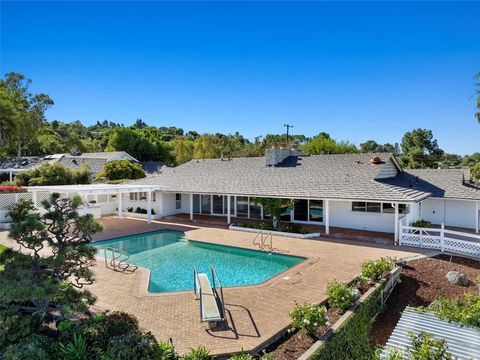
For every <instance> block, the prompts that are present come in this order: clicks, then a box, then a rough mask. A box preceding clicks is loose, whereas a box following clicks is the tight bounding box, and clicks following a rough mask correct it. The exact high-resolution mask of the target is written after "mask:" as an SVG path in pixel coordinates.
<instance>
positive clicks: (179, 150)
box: [173, 139, 193, 165]
mask: <svg viewBox="0 0 480 360" xmlns="http://www.w3.org/2000/svg"><path fill="white" fill-rule="evenodd" d="M173 156H174V157H175V163H176V164H178V165H181V164H184V163H186V162H188V161H190V160H192V159H193V142H192V141H190V140H186V139H177V140H175V141H174V142H173Z"/></svg>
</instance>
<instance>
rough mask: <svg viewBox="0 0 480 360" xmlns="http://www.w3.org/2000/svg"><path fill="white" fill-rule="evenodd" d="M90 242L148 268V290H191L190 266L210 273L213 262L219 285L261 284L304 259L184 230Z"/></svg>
mask: <svg viewBox="0 0 480 360" xmlns="http://www.w3.org/2000/svg"><path fill="white" fill-rule="evenodd" d="M93 246H94V247H95V248H97V249H98V250H97V253H98V255H99V256H104V250H103V249H105V248H107V247H112V248H115V249H117V250H120V251H122V252H123V253H127V254H129V255H130V259H129V260H128V262H129V263H130V264H133V265H137V266H140V267H143V268H146V269H149V270H150V282H149V285H148V291H150V292H154V293H160V292H171V291H182V290H193V273H192V267H193V266H195V267H196V268H197V269H198V271H199V272H205V273H207V274H209V276H210V266H211V265H215V266H216V268H217V271H218V274H219V277H220V280H221V282H222V285H223V286H225V287H228V286H241V285H255V284H260V283H262V282H264V281H266V280H268V279H270V278H271V277H273V276H275V275H277V274H279V273H281V272H283V271H285V270H287V269H288V268H290V267H292V266H294V265H296V264H299V263H300V262H302V261H303V260H304V258H302V257H297V256H290V255H282V254H269V253H266V252H262V251H255V250H247V249H241V248H237V247H232V246H223V245H217V244H210V243H204V242H200V241H189V240H186V239H185V235H184V233H183V232H180V231H171V230H161V231H156V232H150V233H146V234H137V235H132V236H126V237H122V238H116V239H111V240H106V241H100V242H97V243H94V244H93ZM210 281H211V279H210Z"/></svg>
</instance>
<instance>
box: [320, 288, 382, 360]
mask: <svg viewBox="0 0 480 360" xmlns="http://www.w3.org/2000/svg"><path fill="white" fill-rule="evenodd" d="M382 288H383V286H381V287H378V288H377V289H376V290H375V291H374V292H373V293H372V295H371V296H370V297H369V298H368V299H367V300H366V301H364V302H362V303H361V304H360V306H359V307H358V309H357V310H356V311H355V313H354V315H353V316H352V317H351V318H350V320H349V321H348V323H347V324H345V326H342V327H341V328H340V330H339V331H338V332H337V333H334V334H333V335H332V336H331V337H330V339H328V341H327V342H326V343H325V346H324V347H323V348H322V349H320V350H319V351H317V352H316V353H315V354H314V355H313V359H314V360H332V359H335V360H352V359H358V360H363V359H365V360H366V359H368V360H371V359H374V358H375V349H374V348H372V347H371V346H370V338H369V334H370V330H371V328H372V324H373V322H372V319H373V318H374V317H375V316H376V314H377V313H378V312H379V311H380V310H381V306H382V304H381V301H380V292H381V289H382Z"/></svg>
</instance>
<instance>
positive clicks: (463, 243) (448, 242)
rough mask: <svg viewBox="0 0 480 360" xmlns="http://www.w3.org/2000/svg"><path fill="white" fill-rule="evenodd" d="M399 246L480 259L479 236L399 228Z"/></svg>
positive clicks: (443, 229)
mask: <svg viewBox="0 0 480 360" xmlns="http://www.w3.org/2000/svg"><path fill="white" fill-rule="evenodd" d="M400 245H404V246H415V247H421V248H424V249H435V250H440V251H442V252H447V253H452V254H459V255H464V256H468V257H473V258H477V259H480V235H477V234H473V233H467V232H460V231H453V230H448V229H445V227H444V225H443V224H442V226H441V228H421V227H414V226H404V225H402V226H401V227H400Z"/></svg>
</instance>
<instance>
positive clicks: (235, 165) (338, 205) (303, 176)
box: [124, 149, 480, 239]
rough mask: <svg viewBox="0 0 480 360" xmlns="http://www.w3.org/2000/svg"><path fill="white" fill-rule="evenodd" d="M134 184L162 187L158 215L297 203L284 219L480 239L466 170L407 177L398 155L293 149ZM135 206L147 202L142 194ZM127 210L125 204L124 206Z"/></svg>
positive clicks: (477, 199) (477, 195)
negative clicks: (450, 232)
mask: <svg viewBox="0 0 480 360" xmlns="http://www.w3.org/2000/svg"><path fill="white" fill-rule="evenodd" d="M133 183H134V184H142V185H153V186H158V190H156V191H155V194H154V198H155V204H154V205H153V209H154V211H155V213H156V214H157V216H168V215H174V214H180V213H188V214H190V218H192V219H193V218H194V216H195V215H196V214H204V215H211V216H224V217H226V218H227V221H228V223H230V222H231V221H232V220H231V219H232V217H236V218H250V219H265V218H267V217H268V214H266V213H265V212H264V211H263V209H262V207H261V206H260V205H258V204H256V203H255V202H254V201H252V198H254V197H277V198H288V199H294V200H295V201H294V206H293V208H292V209H289V208H285V209H284V211H283V214H282V220H285V221H291V222H296V223H304V224H316V225H323V226H324V227H325V232H326V233H327V234H328V232H329V228H330V227H338V228H348V229H358V230H369V231H378V232H389V233H393V234H395V239H398V231H399V224H400V223H402V224H404V225H410V224H411V223H412V222H414V221H416V220H419V219H425V220H428V221H431V222H432V223H434V224H438V225H439V224H441V223H444V224H445V226H451V227H462V228H469V229H473V230H474V231H476V232H477V233H478V232H479V217H480V210H479V207H480V187H478V186H477V185H475V184H473V182H471V181H470V179H469V171H468V170H467V169H428V170H427V169H425V170H404V169H402V167H401V166H400V164H399V163H398V161H397V159H396V158H395V156H394V155H393V154H389V153H378V154H342V155H312V156H304V155H301V154H300V153H299V152H297V151H294V150H288V149H271V150H268V151H267V153H266V156H265V157H252V158H231V159H209V160H191V161H190V162H188V163H186V164H183V165H180V166H178V167H175V168H166V169H164V170H163V171H162V172H161V173H160V174H158V175H156V176H152V177H149V178H146V179H140V180H136V181H135V182H133ZM135 196H137V195H135V194H130V195H129V199H131V200H136V201H138V199H145V198H146V196H144V195H142V194H138V196H137V197H135ZM124 203H125V202H124Z"/></svg>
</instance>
